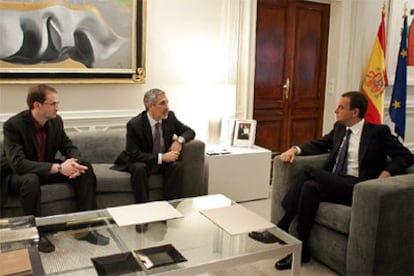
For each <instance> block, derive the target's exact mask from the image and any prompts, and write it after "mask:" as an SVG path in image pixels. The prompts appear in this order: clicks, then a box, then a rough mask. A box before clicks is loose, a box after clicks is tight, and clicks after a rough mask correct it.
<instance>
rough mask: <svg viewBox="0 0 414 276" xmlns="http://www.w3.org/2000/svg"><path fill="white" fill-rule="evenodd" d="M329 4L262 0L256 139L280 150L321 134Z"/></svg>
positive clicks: (255, 89) (258, 38) (260, 10)
mask: <svg viewBox="0 0 414 276" xmlns="http://www.w3.org/2000/svg"><path fill="white" fill-rule="evenodd" d="M328 34H329V5H326V4H317V3H311V2H299V1H293V2H292V1H289V2H284V1H283V2H282V1H270V0H258V6H257V27H256V69H255V83H254V110H253V118H254V119H255V120H257V130H256V144H257V145H260V146H263V147H265V148H268V149H270V150H271V151H272V152H273V153H275V154H276V153H280V152H281V151H284V150H286V149H287V148H289V147H290V146H292V145H297V144H301V143H304V142H307V141H309V140H311V139H314V138H318V137H319V136H320V135H321V134H322V120H323V107H324V95H325V82H326V59H327V47H328Z"/></svg>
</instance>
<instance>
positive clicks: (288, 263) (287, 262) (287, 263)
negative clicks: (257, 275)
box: [275, 254, 310, 270]
mask: <svg viewBox="0 0 414 276" xmlns="http://www.w3.org/2000/svg"><path fill="white" fill-rule="evenodd" d="M292 261H293V260H292V254H290V255H288V256H287V257H285V258H283V259H281V260H280V261H278V262H276V263H275V268H276V269H277V270H286V269H291V268H292ZM309 261H310V256H309V255H308V256H302V258H301V260H300V262H301V263H302V264H303V263H307V262H309Z"/></svg>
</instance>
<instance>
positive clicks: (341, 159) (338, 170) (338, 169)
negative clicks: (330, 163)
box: [334, 129, 352, 175]
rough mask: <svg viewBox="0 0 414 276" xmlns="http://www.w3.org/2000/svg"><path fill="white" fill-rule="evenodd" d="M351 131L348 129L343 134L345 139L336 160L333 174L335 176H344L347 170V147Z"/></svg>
mask: <svg viewBox="0 0 414 276" xmlns="http://www.w3.org/2000/svg"><path fill="white" fill-rule="evenodd" d="M351 133H352V130H351V129H348V130H347V131H346V134H345V139H344V142H343V144H342V147H341V148H340V149H339V153H338V160H337V161H336V166H335V170H334V174H337V175H346V173H347V170H348V146H349V137H350V136H351Z"/></svg>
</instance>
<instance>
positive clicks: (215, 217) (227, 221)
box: [200, 204, 275, 235]
mask: <svg viewBox="0 0 414 276" xmlns="http://www.w3.org/2000/svg"><path fill="white" fill-rule="evenodd" d="M200 212H201V213H202V214H203V215H204V216H206V217H207V218H209V219H210V220H211V221H213V222H214V223H215V224H217V225H218V226H219V227H220V228H222V229H224V230H225V231H226V232H228V233H229V234H230V235H237V234H243V233H248V232H251V231H259V230H265V229H269V228H272V227H275V225H274V224H273V223H271V222H270V221H267V220H266V219H265V218H263V217H261V216H259V215H257V214H255V213H253V212H252V211H250V210H248V209H247V208H245V207H243V206H241V205H238V204H235V205H232V206H229V207H223V208H216V209H209V210H202V211H200Z"/></svg>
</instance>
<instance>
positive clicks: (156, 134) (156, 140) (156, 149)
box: [152, 123, 161, 154]
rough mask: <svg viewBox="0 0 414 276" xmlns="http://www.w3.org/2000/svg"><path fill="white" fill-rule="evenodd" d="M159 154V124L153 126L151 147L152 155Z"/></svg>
mask: <svg viewBox="0 0 414 276" xmlns="http://www.w3.org/2000/svg"><path fill="white" fill-rule="evenodd" d="M160 152H161V138H160V123H156V124H155V132H154V144H153V146H152V153H154V154H158V153H160Z"/></svg>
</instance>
